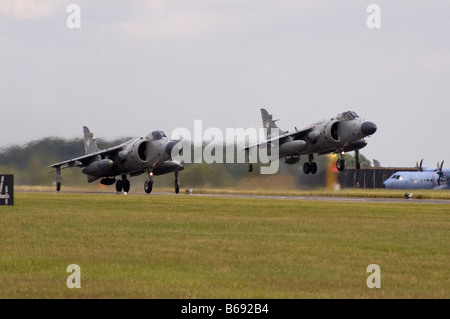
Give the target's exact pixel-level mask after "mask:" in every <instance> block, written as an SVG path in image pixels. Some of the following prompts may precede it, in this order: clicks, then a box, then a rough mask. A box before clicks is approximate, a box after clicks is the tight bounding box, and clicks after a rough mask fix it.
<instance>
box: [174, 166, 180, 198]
mask: <svg viewBox="0 0 450 319" xmlns="http://www.w3.org/2000/svg"><path fill="white" fill-rule="evenodd" d="M179 192H180V178H179V176H178V171H175V194H178V193H179Z"/></svg>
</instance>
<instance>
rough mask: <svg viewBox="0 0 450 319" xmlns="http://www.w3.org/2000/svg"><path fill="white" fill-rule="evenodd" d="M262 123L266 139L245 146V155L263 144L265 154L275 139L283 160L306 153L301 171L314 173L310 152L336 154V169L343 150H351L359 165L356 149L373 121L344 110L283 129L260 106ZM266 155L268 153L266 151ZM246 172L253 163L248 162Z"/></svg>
mask: <svg viewBox="0 0 450 319" xmlns="http://www.w3.org/2000/svg"><path fill="white" fill-rule="evenodd" d="M261 116H262V123H263V127H264V129H265V131H266V141H264V142H262V143H260V144H257V145H252V146H249V147H246V148H245V149H246V152H247V158H248V156H249V155H248V154H249V149H250V148H252V147H260V146H262V145H263V144H264V145H267V150H268V153H271V149H272V147H273V145H271V144H273V143H274V142H275V141H276V142H278V150H279V154H278V157H279V158H284V161H285V163H287V164H295V163H297V162H298V161H300V156H301V155H308V161H307V162H305V163H304V164H303V171H304V173H305V174H309V173H311V174H315V173H316V172H317V164H316V162H314V154H318V155H324V154H328V153H339V154H341V156H340V158H339V159H338V160H337V162H336V167H337V169H338V170H339V171H343V170H344V168H345V160H344V155H343V154H344V153H345V152H350V151H355V154H356V168H357V169H359V168H360V161H359V150H360V149H361V148H363V147H365V146H366V145H367V141H366V140H365V139H364V138H365V137H366V136H369V135H372V134H374V133H375V132H376V130H377V126H376V125H375V123H372V122H368V121H364V120H363V119H361V118H360V117H359V116H358V115H357V114H356V113H355V112H352V111H347V112H343V113H341V114H338V115H337V116H336V117H334V118H332V119H329V120H323V121H319V122H317V123H314V124H311V125H309V126H307V127H305V128H303V129H301V130H298V129H297V128H295V131H293V132H289V131H283V130H281V129H280V128H278V126H277V125H276V124H275V122H276V121H277V120H273V119H272V115H269V113H268V112H267V111H266V110H265V109H261ZM268 155H270V154H268ZM248 169H249V171H250V172H251V171H252V170H253V165H252V164H251V163H249V167H248Z"/></svg>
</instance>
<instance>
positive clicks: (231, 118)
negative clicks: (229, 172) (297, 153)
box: [0, 0, 450, 167]
mask: <svg viewBox="0 0 450 319" xmlns="http://www.w3.org/2000/svg"><path fill="white" fill-rule="evenodd" d="M71 3H76V4H78V5H79V7H80V9H81V15H80V26H81V28H73V29H70V28H69V27H68V26H67V19H68V17H69V16H71V14H72V12H69V13H68V12H67V7H68V5H69V4H71ZM371 3H375V4H378V5H379V8H380V9H381V11H380V20H379V21H380V22H381V28H375V29H371V28H368V26H367V19H368V17H369V16H371V14H372V12H369V13H368V12H367V7H368V6H369V5H370V4H371ZM449 17H450V2H449V1H448V0H445V1H439V0H434V1H432V2H430V1H411V0H408V1H392V0H390V1H372V0H371V1H361V0H354V1H334V0H328V1H317V0H310V1H294V0H272V1H269V0H248V1H242V0H166V1H162V0H161V1H158V0H147V1H143V0H132V1H130V0H127V1H125V0H122V1H117V0H116V1H112V0H96V1H92V0H90V1H87V0H78V1H77V0H70V1H62V0H40V1H39V0H36V1H32V0H2V1H1V2H0V87H1V94H0V119H1V122H0V123H1V124H0V125H1V132H2V134H1V135H0V147H4V146H8V145H11V144H24V143H27V142H30V141H32V140H36V139H40V138H43V137H47V136H58V137H63V138H75V137H82V126H83V125H87V126H88V127H89V128H90V129H91V131H93V132H94V133H95V136H96V137H100V138H104V139H113V138H117V137H121V136H133V137H139V136H145V135H146V134H147V133H149V132H150V131H152V130H154V129H156V128H159V129H163V130H164V131H166V133H167V134H169V135H170V133H171V132H172V130H174V129H175V128H178V127H185V128H188V129H192V128H193V123H194V120H203V127H204V129H206V128H208V127H218V128H220V129H223V130H225V128H227V127H230V128H237V127H242V128H249V127H255V128H258V127H261V116H260V108H261V107H265V108H266V109H267V110H268V111H269V112H270V113H272V114H273V115H274V117H275V118H278V119H280V120H279V122H278V125H279V126H280V127H281V128H283V129H286V130H293V129H294V127H295V126H297V127H298V128H301V127H303V126H307V125H308V124H310V123H313V122H316V121H318V120H322V119H329V118H331V117H333V116H336V115H337V114H338V113H340V112H343V111H346V110H353V111H355V112H356V113H358V114H359V115H360V117H362V118H364V119H366V120H370V121H373V122H375V123H376V124H377V126H378V131H377V132H376V133H375V135H374V136H373V137H371V138H369V139H368V141H369V144H368V146H367V147H366V148H364V149H363V150H362V154H364V155H365V156H366V157H367V158H368V159H370V160H373V159H377V160H379V161H380V162H381V164H382V165H383V166H413V165H414V164H415V163H416V161H419V160H420V159H422V158H423V159H424V165H425V166H435V165H436V162H437V161H441V160H447V163H448V165H445V166H447V167H448V166H450V142H449V140H450V139H449V138H450V127H449V121H450V18H449ZM70 21H73V20H70ZM82 151H83V150H80V154H81V153H82Z"/></svg>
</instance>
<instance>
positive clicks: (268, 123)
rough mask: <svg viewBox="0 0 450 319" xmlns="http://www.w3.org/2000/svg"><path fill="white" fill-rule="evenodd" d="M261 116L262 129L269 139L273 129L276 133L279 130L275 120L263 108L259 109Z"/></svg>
mask: <svg viewBox="0 0 450 319" xmlns="http://www.w3.org/2000/svg"><path fill="white" fill-rule="evenodd" d="M261 118H262V124H263V128H264V131H265V132H266V138H267V139H270V138H271V137H272V135H274V131H275V132H276V133H278V135H279V134H280V132H281V130H280V129H279V128H278V126H277V125H276V124H275V122H276V121H277V120H274V119H273V118H272V115H269V113H268V112H267V111H266V110H265V109H261ZM271 129H272V130H271Z"/></svg>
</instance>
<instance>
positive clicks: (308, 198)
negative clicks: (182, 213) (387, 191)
mask: <svg viewBox="0 0 450 319" xmlns="http://www.w3.org/2000/svg"><path fill="white" fill-rule="evenodd" d="M174 195H175V194H174ZM186 196H199V197H201V196H205V197H221V198H261V199H277V200H298V201H329V202H368V203H370V202H373V203H414V204H447V205H449V204H450V201H449V200H438V199H404V198H369V197H327V196H273V195H236V194H232V195H225V194H187V195H186Z"/></svg>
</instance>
